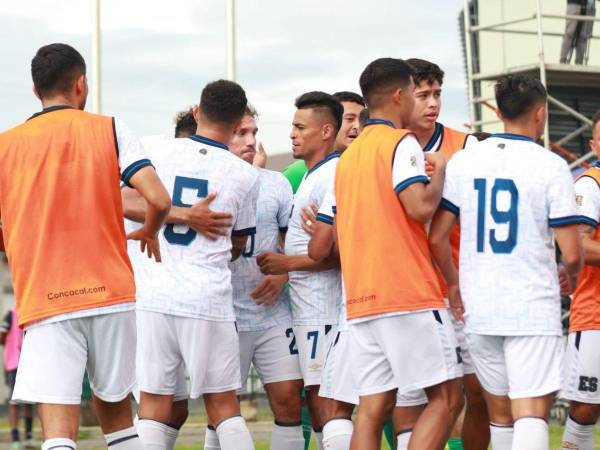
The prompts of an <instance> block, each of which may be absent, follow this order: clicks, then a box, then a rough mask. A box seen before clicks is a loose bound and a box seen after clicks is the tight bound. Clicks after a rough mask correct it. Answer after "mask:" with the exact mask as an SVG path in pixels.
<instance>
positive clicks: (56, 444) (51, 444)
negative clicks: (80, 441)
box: [42, 438, 77, 450]
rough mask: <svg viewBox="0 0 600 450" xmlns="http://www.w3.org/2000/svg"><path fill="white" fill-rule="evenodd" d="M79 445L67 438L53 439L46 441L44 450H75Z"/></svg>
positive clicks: (43, 446) (43, 445)
mask: <svg viewBox="0 0 600 450" xmlns="http://www.w3.org/2000/svg"><path fill="white" fill-rule="evenodd" d="M76 448H77V444H76V443H75V442H73V441H72V440H71V439H67V438H52V439H48V440H46V441H44V443H43V444H42V450H50V449H53V450H75V449H76Z"/></svg>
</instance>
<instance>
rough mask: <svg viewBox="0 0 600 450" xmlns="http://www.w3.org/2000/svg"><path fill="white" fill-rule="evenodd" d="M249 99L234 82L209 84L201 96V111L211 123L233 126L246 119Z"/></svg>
mask: <svg viewBox="0 0 600 450" xmlns="http://www.w3.org/2000/svg"><path fill="white" fill-rule="evenodd" d="M247 105H248V99H247V98H246V92H244V89H242V87H241V86H240V85H239V84H237V83H234V82H233V81H229V80H217V81H213V82H212V83H208V84H207V85H206V87H205V88H204V89H203V90H202V95H201V96H200V111H201V112H202V114H203V115H204V116H205V117H206V118H207V119H208V120H209V121H211V122H216V123H224V124H233V123H235V122H237V121H238V120H240V119H241V118H242V117H244V114H245V113H246V106H247Z"/></svg>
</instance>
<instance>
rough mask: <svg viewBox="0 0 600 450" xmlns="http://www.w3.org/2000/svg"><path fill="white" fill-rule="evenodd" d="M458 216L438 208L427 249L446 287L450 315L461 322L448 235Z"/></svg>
mask: <svg viewBox="0 0 600 450" xmlns="http://www.w3.org/2000/svg"><path fill="white" fill-rule="evenodd" d="M457 219H458V216H457V215H456V213H455V212H451V211H450V210H448V209H445V208H439V209H438V210H437V212H436V213H435V215H434V216H433V220H432V222H431V228H430V229H429V248H430V249H431V255H432V256H433V260H434V262H435V264H436V265H437V266H438V268H439V269H440V272H441V273H442V276H443V277H444V280H445V281H446V285H447V286H448V300H449V303H450V308H451V310H452V314H453V315H454V317H455V318H456V319H457V320H463V313H464V310H463V304H462V298H461V296H460V289H459V284H458V271H457V270H456V267H455V266H454V261H453V259H452V246H451V244H450V235H451V234H452V229H453V227H454V225H455V224H456V222H457Z"/></svg>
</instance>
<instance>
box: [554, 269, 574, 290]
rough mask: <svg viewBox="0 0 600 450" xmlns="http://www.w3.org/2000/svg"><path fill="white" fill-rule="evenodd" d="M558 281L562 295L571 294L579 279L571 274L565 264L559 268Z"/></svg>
mask: <svg viewBox="0 0 600 450" xmlns="http://www.w3.org/2000/svg"><path fill="white" fill-rule="evenodd" d="M558 283H559V285H560V295H571V294H572V293H573V292H574V291H575V287H576V286H577V280H576V279H572V277H570V276H569V274H568V273H567V269H565V267H564V266H561V267H560V269H558Z"/></svg>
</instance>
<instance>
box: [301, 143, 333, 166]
mask: <svg viewBox="0 0 600 450" xmlns="http://www.w3.org/2000/svg"><path fill="white" fill-rule="evenodd" d="M332 152H333V150H332V147H325V148H322V149H320V150H318V151H316V152H314V153H313V154H312V155H310V157H308V158H306V159H305V160H304V162H305V163H306V167H308V170H310V169H312V168H313V167H315V166H316V165H317V164H319V162H321V161H323V160H324V159H325V158H326V157H327V155H329V154H330V153H332Z"/></svg>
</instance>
